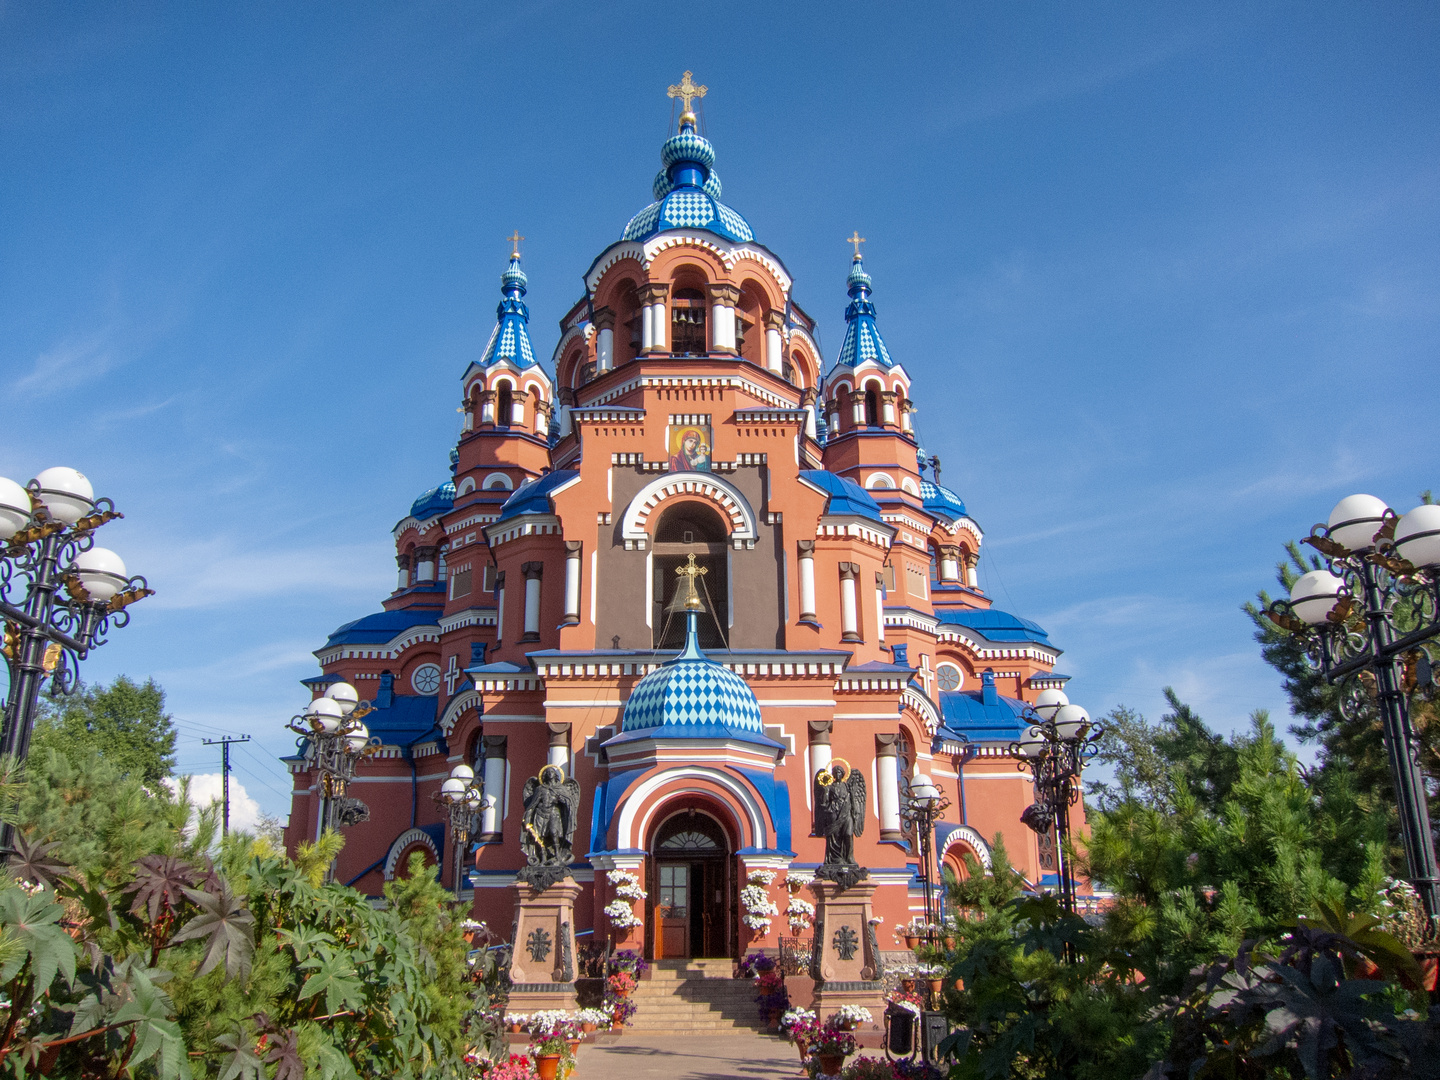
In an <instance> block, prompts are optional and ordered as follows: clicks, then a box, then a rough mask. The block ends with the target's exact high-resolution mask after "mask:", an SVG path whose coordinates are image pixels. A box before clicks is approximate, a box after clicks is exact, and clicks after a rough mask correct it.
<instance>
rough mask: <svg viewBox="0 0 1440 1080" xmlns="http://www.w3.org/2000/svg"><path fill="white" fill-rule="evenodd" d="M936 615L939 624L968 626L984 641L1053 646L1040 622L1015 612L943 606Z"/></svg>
mask: <svg viewBox="0 0 1440 1080" xmlns="http://www.w3.org/2000/svg"><path fill="white" fill-rule="evenodd" d="M935 616H936V618H938V619H939V620H940V621H941V622H942V623H946V624H948V625H950V626H964V627H968V628H969V629H971V630H974V631H975V632H976V633H977V634H979V635H980V636H981V637H983V638H984V639H985V640H986V641H996V642H1015V641H1033V642H1035V643H1036V644H1037V645H1049V646H1050V647H1051V648H1054V645H1053V644H1052V643H1051V641H1050V635H1049V634H1047V633H1046V632H1045V628H1044V627H1042V626H1041V625H1040V624H1039V623H1036V622H1031V621H1030V620H1029V619H1022V618H1020V617H1019V616H1018V615H1011V614H1010V613H1009V612H1008V611H1001V610H999V609H998V608H988V609H986V610H984V611H981V610H978V609H976V608H963V609H960V610H955V609H953V608H945V609H941V610H939V611H936V612H935Z"/></svg>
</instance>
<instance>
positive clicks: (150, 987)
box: [110, 963, 190, 1080]
mask: <svg viewBox="0 0 1440 1080" xmlns="http://www.w3.org/2000/svg"><path fill="white" fill-rule="evenodd" d="M119 973H121V974H123V975H124V976H125V979H124V984H123V987H121V988H117V989H119V990H120V991H121V992H128V1000H127V1001H125V1003H124V1004H122V1005H121V1006H120V1008H119V1009H117V1010H116V1011H115V1015H114V1016H113V1017H112V1018H111V1020H110V1023H112V1024H127V1023H133V1024H134V1028H133V1030H134V1033H135V1049H134V1050H133V1052H132V1053H131V1054H130V1060H129V1067H130V1068H131V1069H132V1070H133V1069H134V1067H135V1066H136V1065H139V1064H140V1063H142V1062H145V1061H149V1060H150V1059H151V1058H152V1057H153V1058H155V1059H156V1063H155V1069H156V1071H157V1072H158V1073H159V1074H160V1077H161V1080H187V1078H188V1077H189V1076H190V1064H189V1062H188V1060H187V1058H186V1049H185V1037H184V1036H183V1035H182V1034H181V1033H180V1025H179V1024H178V1023H176V1022H175V1021H174V1020H172V1019H171V1015H172V1014H173V1013H174V1012H175V1005H174V1003H173V1002H172V1001H171V1000H170V996H169V995H168V994H166V993H165V991H163V990H161V989H160V988H159V987H158V986H156V985H155V984H154V982H152V981H151V978H150V976H151V974H152V971H151V970H150V969H144V968H141V967H140V965H139V964H138V963H134V964H126V965H124V966H122V967H121V969H120V972H119Z"/></svg>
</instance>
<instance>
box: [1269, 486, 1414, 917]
mask: <svg viewBox="0 0 1440 1080" xmlns="http://www.w3.org/2000/svg"><path fill="white" fill-rule="evenodd" d="M1304 543H1306V544H1309V545H1310V546H1311V547H1313V548H1314V549H1315V550H1316V551H1318V552H1320V554H1321V555H1322V556H1323V557H1324V559H1325V563H1326V569H1324V570H1311V571H1310V572H1309V573H1307V574H1302V575H1301V576H1300V578H1299V579H1298V580H1296V582H1295V584H1294V585H1293V586H1291V588H1290V598H1289V599H1288V600H1277V601H1275V602H1274V603H1273V604H1271V605H1270V607H1269V608H1267V609H1266V611H1265V617H1266V618H1268V619H1269V620H1270V621H1271V622H1272V623H1274V624H1275V625H1276V626H1278V627H1279V628H1280V629H1281V630H1283V631H1285V632H1287V633H1289V634H1292V635H1294V636H1295V637H1296V638H1297V639H1298V641H1299V643H1300V645H1301V647H1302V648H1304V650H1305V652H1306V654H1307V655H1308V656H1309V658H1310V660H1311V662H1312V663H1314V664H1315V665H1316V666H1317V667H1318V668H1319V669H1320V672H1321V673H1322V674H1323V675H1324V677H1325V679H1326V680H1327V681H1328V682H1330V683H1333V684H1336V685H1338V686H1339V687H1340V688H1341V693H1340V711H1341V713H1342V714H1343V715H1344V716H1345V717H1346V718H1347V719H1350V720H1354V719H1356V718H1358V717H1360V716H1362V715H1365V714H1366V713H1367V712H1368V711H1369V710H1370V709H1371V708H1376V709H1378V712H1379V713H1380V720H1381V738H1382V739H1383V740H1384V743H1385V752H1386V754H1387V756H1388V757H1389V759H1390V776H1391V780H1392V782H1393V783H1394V785H1395V801H1396V803H1397V809H1398V810H1399V814H1400V839H1401V843H1402V844H1403V845H1404V848H1405V861H1406V864H1407V866H1408V868H1409V875H1410V883H1411V884H1412V885H1414V886H1415V891H1416V892H1417V893H1419V894H1420V901H1421V903H1422V904H1424V906H1425V914H1426V916H1427V918H1428V919H1429V920H1430V924H1431V925H1432V926H1434V925H1435V923H1436V921H1437V920H1440V874H1437V872H1436V864H1435V843H1434V837H1433V834H1432V833H1431V830H1430V810H1429V806H1428V805H1427V802H1426V793H1425V776H1424V773H1423V772H1422V771H1421V768H1420V741H1419V739H1418V738H1416V735H1415V728H1414V725H1413V724H1412V723H1411V721H1410V702H1409V698H1408V695H1407V693H1406V689H1405V680H1406V667H1407V663H1408V662H1410V661H1413V662H1414V663H1415V665H1416V667H1417V668H1418V667H1422V666H1423V667H1424V668H1426V669H1429V670H1430V671H1431V672H1432V673H1433V667H1432V666H1431V661H1430V656H1429V654H1428V653H1426V652H1425V650H1423V649H1422V648H1421V647H1420V646H1421V645H1422V644H1423V643H1425V642H1429V641H1433V640H1434V639H1435V638H1436V637H1437V635H1440V506H1433V505H1428V504H1427V505H1422V506H1417V507H1416V508H1415V509H1414V510H1411V511H1410V512H1409V513H1408V514H1406V515H1405V516H1404V517H1400V516H1399V515H1397V514H1396V513H1395V511H1394V510H1391V509H1390V507H1388V506H1386V505H1385V503H1384V502H1382V501H1381V500H1380V499H1377V498H1376V497H1375V496H1373V495H1351V496H1349V497H1347V498H1344V499H1341V500H1340V502H1339V503H1337V504H1336V506H1335V509H1334V510H1332V511H1331V512H1330V517H1329V520H1328V521H1327V522H1326V523H1325V524H1323V525H1316V526H1315V527H1314V528H1312V529H1311V530H1310V535H1309V536H1307V537H1305V539H1304ZM1431 677H1432V678H1433V674H1432V676H1431Z"/></svg>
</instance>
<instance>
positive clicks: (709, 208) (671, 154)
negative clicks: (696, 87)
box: [620, 117, 755, 244]
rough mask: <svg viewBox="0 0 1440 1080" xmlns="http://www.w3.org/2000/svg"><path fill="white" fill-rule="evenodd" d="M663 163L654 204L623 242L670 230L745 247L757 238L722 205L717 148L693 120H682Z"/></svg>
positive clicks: (623, 236) (633, 224) (635, 219)
mask: <svg viewBox="0 0 1440 1080" xmlns="http://www.w3.org/2000/svg"><path fill="white" fill-rule="evenodd" d="M660 161H661V164H662V165H663V168H662V169H661V172H660V175H659V176H657V177H656V178H655V183H654V185H653V187H652V190H653V192H654V195H655V201H654V202H652V203H651V204H650V205H649V206H647V207H645V209H644V210H641V211H640V212H639V213H638V214H636V215H635V216H634V217H633V218H631V219H630V221H629V222H628V223H627V224H626V226H625V229H624V231H623V232H622V233H621V234H620V239H622V240H639V241H641V242H643V241H645V240H648V239H650V237H652V236H654V235H656V234H657V233H662V232H665V231H667V230H669V229H704V230H705V231H706V232H712V233H715V234H716V235H718V236H723V237H724V238H725V239H727V240H732V241H735V242H736V243H742V244H748V243H750V242H751V241H753V240H754V239H755V232H754V230H753V229H751V228H750V223H749V222H748V221H746V220H745V219H744V218H743V217H741V216H740V215H739V214H738V213H736V212H735V211H734V210H732V209H731V208H730V207H728V206H726V205H725V204H724V203H722V202H721V201H720V178H719V177H718V176H716V175H715V169H714V166H715V148H714V147H713V146H711V145H710V140H708V139H706V138H705V137H704V136H702V135H700V134H699V133H698V132H696V130H695V126H694V124H693V123H692V122H691V121H690V118H688V117H686V118H682V120H681V126H680V133H679V134H678V135H672V136H671V137H670V138H669V139H667V140H665V145H664V146H663V147H661V149H660Z"/></svg>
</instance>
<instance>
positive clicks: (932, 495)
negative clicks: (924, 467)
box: [920, 480, 969, 521]
mask: <svg viewBox="0 0 1440 1080" xmlns="http://www.w3.org/2000/svg"><path fill="white" fill-rule="evenodd" d="M920 498H921V500H922V501H923V503H924V505H925V510H926V512H927V513H930V514H933V515H935V516H936V517H942V518H945V519H946V520H947V521H959V520H960V519H961V518H963V517H968V516H969V515H968V514H967V513H966V512H965V501H964V500H963V499H961V498H960V496H959V495H956V494H955V492H953V491H951V490H950V489H949V488H947V487H941V486H940V485H939V484H932V483H931V482H930V481H929V480H921V481H920Z"/></svg>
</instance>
